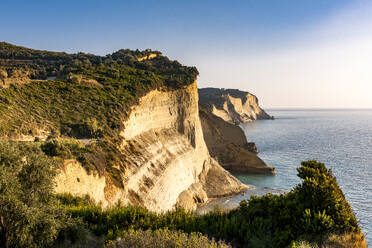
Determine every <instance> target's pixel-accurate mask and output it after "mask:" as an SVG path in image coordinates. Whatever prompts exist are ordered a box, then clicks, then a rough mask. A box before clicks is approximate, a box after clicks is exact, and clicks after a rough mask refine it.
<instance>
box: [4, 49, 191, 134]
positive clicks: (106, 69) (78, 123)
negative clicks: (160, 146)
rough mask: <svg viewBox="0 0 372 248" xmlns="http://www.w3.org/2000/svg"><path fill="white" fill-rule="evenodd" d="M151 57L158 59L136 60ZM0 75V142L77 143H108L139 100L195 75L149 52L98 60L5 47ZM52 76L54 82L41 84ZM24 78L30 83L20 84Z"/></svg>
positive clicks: (124, 52)
mask: <svg viewBox="0 0 372 248" xmlns="http://www.w3.org/2000/svg"><path fill="white" fill-rule="evenodd" d="M150 53H154V54H157V55H158V56H157V57H155V58H152V59H148V60H142V61H138V60H137V58H138V57H142V56H145V55H148V54H150ZM0 69H1V71H2V73H1V75H2V76H1V77H2V78H3V79H1V80H3V81H4V82H5V81H9V84H10V85H11V87H9V88H5V89H3V90H1V91H0V117H1V118H0V135H1V136H4V135H17V134H20V133H21V134H35V133H37V132H38V131H39V130H45V131H50V132H52V133H56V134H62V135H66V136H69V137H77V138H97V137H100V138H102V137H103V136H105V137H112V136H113V135H114V134H117V133H118V131H119V130H120V128H121V125H122V124H121V123H122V121H123V119H125V117H126V115H127V114H128V111H129V107H130V106H131V105H133V104H135V103H136V102H137V100H138V98H139V97H141V96H143V95H144V94H146V93H147V92H149V91H150V90H153V89H160V88H167V89H169V90H171V89H174V88H180V87H182V86H185V85H188V84H191V83H192V82H194V81H195V79H196V76H197V75H198V71H197V70H196V68H195V67H185V66H182V65H181V64H180V63H178V62H177V61H170V60H169V59H168V58H167V57H164V56H161V54H160V53H159V52H153V51H151V50H146V51H142V52H140V51H130V50H119V51H118V52H115V53H113V54H110V55H107V56H104V57H102V56H95V55H91V54H84V53H78V54H66V53H58V52H47V51H38V50H32V49H28V48H23V47H18V46H13V45H11V44H8V43H4V42H1V43H0ZM14 71H17V73H15V72H14ZM6 75H7V76H6ZM53 76H54V77H56V80H49V81H45V80H43V79H46V78H47V77H53ZM24 78H28V79H30V80H31V79H34V81H32V82H31V83H25V84H24ZM21 79H22V80H21ZM36 79H37V80H36ZM18 81H20V83H17V82H18ZM0 86H1V85H0Z"/></svg>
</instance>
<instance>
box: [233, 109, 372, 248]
mask: <svg viewBox="0 0 372 248" xmlns="http://www.w3.org/2000/svg"><path fill="white" fill-rule="evenodd" d="M267 112H268V113H269V114H270V115H273V116H274V117H275V120H260V121H255V122H251V123H244V124H241V128H242V129H243V130H244V133H245V135H246V136H247V139H248V141H250V142H255V143H256V145H257V147H258V149H259V150H260V152H259V154H258V155H259V157H260V158H262V159H263V160H264V161H265V162H266V163H267V164H268V165H273V166H275V167H276V175H255V174H253V175H252V174H250V175H249V174H235V176H237V177H238V178H239V179H240V180H241V181H242V182H243V183H245V184H248V185H253V186H256V188H255V191H253V193H254V192H257V194H258V195H262V194H264V193H266V192H268V191H277V192H280V191H289V190H290V189H291V188H293V187H294V186H295V185H296V184H298V183H300V179H299V178H298V177H297V170H296V169H297V168H298V167H299V166H300V163H301V161H305V160H318V161H320V162H323V163H325V165H326V166H327V167H328V168H331V169H332V172H333V174H334V175H335V176H336V179H337V182H338V184H339V185H340V187H341V189H342V190H343V192H344V193H345V196H346V199H347V200H348V201H349V203H350V204H351V207H352V209H353V211H354V213H355V215H356V217H357V218H358V220H359V223H360V226H361V227H362V230H363V232H364V234H365V235H366V238H367V243H368V244H369V245H372V110H369V109H368V110H367V109H336V110H335V109H271V110H267ZM244 197H246V195H241V196H239V197H238V199H236V201H235V202H237V201H238V200H241V199H243V198H244ZM226 201H228V200H226Z"/></svg>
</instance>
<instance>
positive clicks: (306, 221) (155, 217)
mask: <svg viewBox="0 0 372 248" xmlns="http://www.w3.org/2000/svg"><path fill="white" fill-rule="evenodd" d="M61 142H62V143H61ZM71 146H79V145H78V144H75V143H74V142H70V141H69V142H67V143H63V140H62V141H61V140H58V139H57V140H51V141H49V142H46V143H43V144H41V143H37V142H35V143H22V142H5V141H1V142H0V219H1V223H0V245H1V246H2V247H6V246H7V245H8V246H9V247H24V246H27V247H47V246H50V245H52V244H54V245H55V244H56V242H57V243H61V242H62V243H63V240H70V241H69V242H73V241H74V240H78V237H79V236H82V235H81V233H91V235H93V236H94V237H102V238H104V239H105V240H106V242H108V243H110V242H111V241H115V240H116V239H117V238H119V237H123V238H124V240H125V239H128V240H132V241H133V242H142V241H141V237H151V238H153V239H154V240H156V239H158V236H159V233H162V232H166V234H167V235H168V234H169V235H170V236H177V237H179V238H180V240H184V242H186V243H187V242H193V241H190V240H189V238H190V239H191V240H194V239H199V238H200V239H202V240H204V237H202V236H200V235H199V236H198V234H193V233H202V234H203V235H208V236H209V237H213V238H215V239H217V240H220V239H221V240H225V241H227V242H231V244H233V245H234V246H249V247H287V246H289V245H291V242H294V241H297V240H303V241H308V242H313V243H314V242H315V244H322V243H324V242H325V241H327V242H328V243H329V242H335V241H334V238H333V241H332V234H343V233H347V234H349V236H347V235H344V236H342V237H344V239H345V240H346V239H347V238H348V237H349V240H354V241H353V242H355V243H356V242H359V244H363V240H364V238H363V236H362V235H361V234H360V229H359V226H358V223H357V220H356V218H355V216H354V214H353V212H352V210H351V208H350V205H349V204H348V202H347V201H346V199H345V197H344V195H343V193H342V191H341V189H340V188H339V187H338V185H337V182H336V179H335V178H334V176H333V175H332V173H331V171H330V170H327V169H326V167H325V166H324V164H322V163H319V162H316V161H307V162H303V163H302V164H301V167H300V168H299V169H298V175H299V176H300V177H301V179H303V182H302V183H301V184H299V185H297V186H296V187H295V188H294V189H293V190H292V191H290V192H288V193H286V194H282V195H271V194H268V195H265V196H263V197H252V199H251V200H249V201H243V202H242V203H241V204H240V207H238V208H237V209H235V210H232V211H230V212H221V211H215V212H211V213H208V214H205V215H196V214H195V213H190V212H186V211H184V210H182V209H177V210H174V211H170V212H167V213H164V214H156V213H153V212H151V211H148V210H146V209H144V208H141V207H134V206H120V205H118V206H116V207H112V208H110V209H106V210H103V209H102V208H101V207H100V206H97V205H95V204H93V203H92V202H91V201H90V200H89V199H88V198H78V197H73V196H71V195H58V196H57V197H56V196H55V195H53V194H52V188H53V183H52V178H53V175H54V170H55V167H56V162H58V160H55V159H51V158H50V157H49V156H46V155H45V154H44V152H46V153H48V154H50V155H52V156H54V155H59V156H61V157H69V156H78V155H76V154H73V153H71V152H70V148H69V147H71ZM42 149H43V150H42ZM79 149H81V148H74V149H72V150H74V151H76V150H79ZM61 154H62V155H61ZM76 223H80V224H79V226H80V227H81V228H84V227H85V230H86V231H85V232H84V231H83V230H82V229H81V228H80V229H79V228H77V225H76ZM158 229H169V230H180V231H182V232H185V233H188V234H191V236H187V235H186V234H183V233H180V232H173V231H158V232H150V231H148V232H146V231H139V230H152V231H156V230H158ZM128 231H129V233H128ZM136 231H138V232H136ZM185 235H186V236H185ZM195 235H196V236H195ZM358 235H359V236H358ZM85 237H86V236H85ZM330 237H331V238H330ZM350 237H351V238H350ZM97 239H98V238H97ZM98 240H99V239H98ZM159 242H165V243H166V242H169V239H167V238H166V239H165V240H163V241H159ZM203 242H204V241H203ZM205 242H207V241H206V240H205ZM208 242H211V243H210V244H211V245H212V246H211V247H216V246H213V245H215V243H213V241H208ZM364 242H365V241H364ZM297 244H299V242H297V243H292V246H294V247H295V245H297ZM117 245H118V246H117V247H122V246H120V245H123V244H121V243H117ZM124 247H125V246H124ZM175 247H177V246H175ZM330 247H332V246H330Z"/></svg>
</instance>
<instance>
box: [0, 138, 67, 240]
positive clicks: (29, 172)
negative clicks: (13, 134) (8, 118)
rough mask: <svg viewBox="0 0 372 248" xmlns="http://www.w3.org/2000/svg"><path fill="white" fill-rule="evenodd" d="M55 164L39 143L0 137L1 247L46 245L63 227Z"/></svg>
mask: <svg viewBox="0 0 372 248" xmlns="http://www.w3.org/2000/svg"><path fill="white" fill-rule="evenodd" d="M54 174H55V163H54V161H53V160H52V159H50V158H48V157H47V156H45V155H44V154H43V153H42V152H41V150H40V148H38V147H37V146H26V145H19V144H16V143H12V142H6V141H1V140H0V247H45V246H48V245H50V244H51V243H52V242H53V241H54V240H55V239H56V237H57V235H58V231H59V229H60V228H62V226H63V221H62V220H63V218H61V216H62V213H61V210H58V209H57V208H56V207H55V206H56V204H55V202H54V201H55V196H54V195H53V178H54Z"/></svg>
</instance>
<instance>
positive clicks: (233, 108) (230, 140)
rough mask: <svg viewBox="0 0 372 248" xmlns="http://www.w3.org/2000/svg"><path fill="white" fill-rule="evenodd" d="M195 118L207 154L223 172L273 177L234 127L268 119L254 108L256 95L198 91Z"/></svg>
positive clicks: (238, 129) (266, 115)
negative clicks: (199, 125) (207, 151)
mask: <svg viewBox="0 0 372 248" xmlns="http://www.w3.org/2000/svg"><path fill="white" fill-rule="evenodd" d="M199 115H200V120H201V123H202V129H203V134H204V140H205V142H206V144H207V147H208V150H209V153H210V154H211V156H212V157H213V158H215V159H216V160H217V161H218V162H219V163H220V164H221V165H222V166H223V167H224V168H225V169H227V170H230V171H239V172H248V173H267V174H274V173H275V168H274V167H272V166H268V165H266V164H265V162H264V161H263V160H262V159H260V158H259V157H258V156H257V155H256V154H257V153H258V149H257V147H256V145H255V144H254V143H252V142H250V143H248V142H247V139H246V137H245V134H244V132H243V130H242V129H241V128H240V127H239V126H237V124H239V123H242V122H246V121H253V120H256V119H271V118H272V117H270V116H269V115H268V114H267V113H266V112H265V111H264V110H262V109H261V108H260V106H259V105H258V99H257V97H256V96H254V95H252V94H250V93H248V92H243V91H239V90H230V89H227V90H225V89H217V88H204V89H199Z"/></svg>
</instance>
